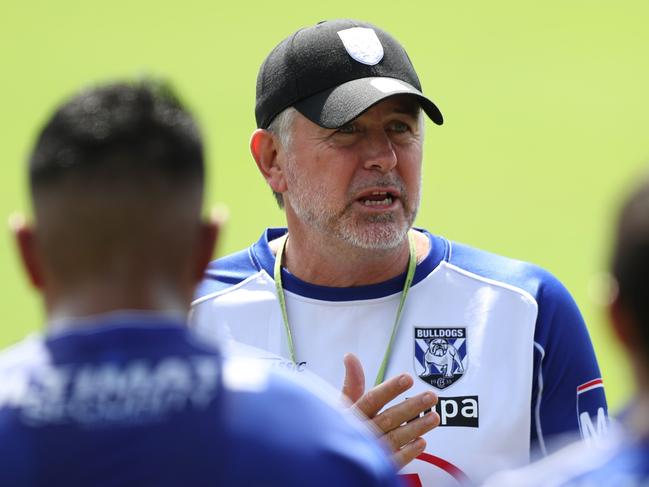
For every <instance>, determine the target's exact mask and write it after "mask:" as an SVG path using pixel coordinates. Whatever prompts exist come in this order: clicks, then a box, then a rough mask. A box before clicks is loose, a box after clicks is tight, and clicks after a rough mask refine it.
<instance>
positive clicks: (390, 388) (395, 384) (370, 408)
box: [354, 374, 415, 421]
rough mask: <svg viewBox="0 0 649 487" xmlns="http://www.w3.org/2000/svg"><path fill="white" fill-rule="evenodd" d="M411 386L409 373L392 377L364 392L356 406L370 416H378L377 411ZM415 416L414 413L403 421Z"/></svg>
mask: <svg viewBox="0 0 649 487" xmlns="http://www.w3.org/2000/svg"><path fill="white" fill-rule="evenodd" d="M411 387H412V377H410V376H409V375H408V374H401V375H398V376H396V377H392V378H391V379H388V380H386V381H385V382H383V383H382V384H379V385H378V386H375V387H373V388H372V389H370V390H369V391H367V392H366V393H365V394H363V396H362V397H361V398H360V399H358V400H357V401H356V402H355V404H354V407H355V408H356V409H358V410H359V411H360V412H362V413H363V414H364V415H365V416H367V417H368V418H373V417H374V416H376V413H378V412H379V411H380V410H381V409H382V408H383V406H385V405H386V404H387V403H389V402H390V401H392V400H393V399H395V398H396V397H398V396H399V395H400V394H403V393H404V392H406V391H407V390H408V389H410V388H411ZM414 416H415V415H414V414H413V415H412V416H410V417H409V418H405V419H403V421H406V419H410V418H412V417H414Z"/></svg>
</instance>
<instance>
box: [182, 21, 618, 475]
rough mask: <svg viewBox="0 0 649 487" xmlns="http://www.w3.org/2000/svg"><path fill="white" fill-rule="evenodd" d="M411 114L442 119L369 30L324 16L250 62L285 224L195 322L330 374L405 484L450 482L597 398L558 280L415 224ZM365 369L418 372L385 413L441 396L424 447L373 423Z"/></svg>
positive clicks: (570, 304)
mask: <svg viewBox="0 0 649 487" xmlns="http://www.w3.org/2000/svg"><path fill="white" fill-rule="evenodd" d="M422 111H423V113H422ZM424 113H425V114H426V115H427V116H428V118H430V119H431V120H432V121H433V122H435V123H436V124H438V125H440V124H442V114H441V113H440V111H439V109H438V108H437V106H436V105H435V104H434V103H433V102H432V101H431V100H430V99H429V98H427V97H426V96H425V95H424V94H423V93H422V91H421V85H420V82H419V79H418V77H417V74H416V72H415V70H414V68H413V66H412V64H411V62H410V59H409V58H408V55H407V54H406V52H405V50H404V49H403V47H402V46H401V45H400V44H399V43H398V42H397V41H396V40H395V39H394V38H393V37H391V36H390V35H389V34H387V33H386V32H384V31H382V30H381V29H379V28H377V27H375V26H373V25H370V24H366V23H363V22H357V21H353V20H335V21H329V22H324V23H320V24H318V25H316V26H314V27H310V28H306V29H302V30H299V31H297V32H296V33H294V34H292V35H291V36H289V37H288V38H287V39H286V40H284V41H282V42H281V43H280V44H279V45H278V46H277V47H276V48H275V49H274V50H273V51H272V52H271V53H270V54H269V56H268V57H267V58H266V60H265V61H264V63H263V65H262V67H261V69H260V72H259V77H258V79H257V103H256V118H257V126H258V127H259V128H258V129H257V130H256V131H255V132H254V133H253V135H252V139H251V144H250V146H251V151H252V155H253V157H254V159H255V161H256V163H257V166H258V167H259V170H260V172H261V173H262V175H263V176H264V178H265V179H266V181H267V182H268V184H269V186H270V187H271V188H272V190H273V192H274V193H275V195H276V197H277V199H278V201H279V203H280V205H281V206H283V207H284V209H285V212H286V220H287V227H288V232H287V229H285V228H273V229H268V230H266V231H265V232H264V234H263V235H262V237H261V239H260V240H259V241H258V242H257V243H255V244H254V245H252V246H251V247H250V248H248V249H246V250H244V251H242V252H239V253H237V254H234V255H231V256H228V257H225V258H223V259H220V260H218V261H216V263H213V264H212V265H211V266H210V267H209V268H208V272H207V275H206V278H205V280H204V282H203V283H202V285H201V286H200V287H199V293H198V298H197V299H196V301H195V302H194V306H193V321H194V322H195V323H196V326H197V327H198V328H199V329H201V330H202V331H203V332H205V333H211V334H214V335H219V336H221V337H226V338H227V337H229V338H233V339H234V340H235V341H238V342H243V343H244V344H246V345H248V346H253V347H257V348H260V349H264V350H266V351H267V352H269V353H272V354H275V355H278V356H281V357H284V360H285V361H286V360H288V361H290V362H293V363H295V364H297V366H296V368H298V369H306V370H310V371H312V372H314V373H315V374H317V375H319V376H321V377H323V378H324V379H325V380H327V381H328V382H330V383H331V384H333V385H335V386H338V387H340V386H341V385H342V386H343V391H344V392H345V393H346V394H347V395H348V396H349V397H350V398H351V399H352V401H356V400H360V403H358V404H357V407H358V408H359V409H360V410H362V411H363V412H364V413H365V414H366V415H367V416H369V417H370V418H372V419H373V420H374V422H375V423H377V426H378V427H379V428H380V430H382V431H383V432H384V433H386V434H387V436H388V440H389V442H390V445H391V446H392V448H393V450H394V451H395V454H396V455H397V459H398V461H399V463H401V464H406V463H408V461H409V460H412V459H413V458H415V457H417V459H416V460H413V461H412V462H411V463H410V464H409V465H407V466H406V467H405V468H404V469H403V470H402V473H403V474H404V475H406V476H407V477H408V478H409V479H410V481H411V484H412V485H425V486H432V485H446V484H450V485H454V484H457V483H458V482H464V481H474V482H476V481H480V480H481V479H483V478H484V477H485V476H486V475H488V474H489V473H491V472H493V471H495V470H497V469H500V468H502V467H504V466H507V465H511V464H521V463H526V462H527V461H528V460H529V456H530V449H531V448H539V449H541V450H542V451H543V452H544V451H545V449H546V442H547V439H548V438H549V437H550V436H552V435H557V434H560V433H564V432H567V431H575V430H579V429H580V420H581V422H582V423H581V424H582V426H583V424H590V423H592V419H591V417H594V416H596V415H597V414H598V412H599V414H600V415H605V414H606V402H605V398H604V392H603V389H602V387H601V379H600V373H599V370H598V367H597V363H596V360H595V356H594V353H593V349H592V346H591V343H590V339H589V337H588V333H587V331H586V328H585V325H584V323H583V320H582V318H581V315H580V313H579V311H578V309H577V307H576V305H575V303H574V301H573V300H572V298H571V297H570V295H569V294H568V292H567V291H566V290H565V289H564V288H563V286H562V285H561V284H560V283H559V282H558V281H557V280H556V279H555V278H554V277H552V276H551V275H550V274H548V273H547V272H545V271H543V270H541V269H539V268H537V267H534V266H532V265H530V264H526V263H522V262H518V261H514V260H511V259H507V258H503V257H499V256H495V255H491V254H488V253H486V252H483V251H480V250H477V249H473V248H471V247H468V246H465V245H461V244H458V243H455V242H450V241H448V240H446V239H444V238H442V237H439V236H435V235H432V234H430V233H428V232H427V231H425V230H422V229H413V228H412V223H413V221H414V219H415V215H416V213H417V208H418V206H419V201H420V197H421V194H420V189H421V163H422V142H423V114H424ZM343 361H344V366H343ZM363 372H364V373H365V374H366V375H367V376H368V377H369V378H370V379H371V380H373V381H374V383H375V384H379V383H381V382H382V381H383V379H384V378H386V377H388V378H389V377H392V376H394V375H395V374H402V373H406V372H410V373H413V372H414V374H415V375H416V376H417V377H416V378H415V379H414V385H412V386H410V384H411V383H409V384H408V386H410V387H409V388H408V389H407V390H406V388H405V387H404V390H403V394H402V395H401V396H399V397H398V398H396V399H395V400H393V401H391V402H390V404H389V406H390V407H391V408H394V407H398V406H399V405H402V404H407V403H408V401H412V400H417V401H420V404H422V409H424V411H425V410H426V409H429V408H430V405H428V406H423V404H425V403H427V401H429V400H431V399H432V400H433V401H434V400H435V399H434V397H433V396H429V397H428V399H427V398H426V396H425V395H426V394H430V393H432V392H435V393H436V394H439V400H438V403H437V406H436V407H435V409H436V411H437V413H439V415H440V416H441V424H440V427H439V428H437V429H436V430H435V431H434V432H432V433H424V434H425V435H426V440H427V446H426V449H425V451H423V452H421V453H419V451H417V449H418V448H420V447H421V446H423V444H424V443H423V441H422V439H421V438H417V437H413V436H410V435H408V434H406V433H405V432H404V431H402V430H401V428H402V427H403V426H402V423H401V422H392V423H387V422H386V421H385V420H384V419H383V418H380V417H377V418H375V417H374V415H375V414H376V413H377V412H378V411H380V410H381V407H382V406H383V404H378V403H377V401H376V399H375V393H374V392H373V391H370V392H369V393H368V395H369V397H370V398H374V400H373V407H372V408H367V407H366V404H367V397H368V396H367V395H363V392H364V384H363ZM343 377H344V378H343ZM584 384H591V385H592V384H595V387H591V388H585V386H583V385H584ZM422 395H423V396H422ZM359 398H360V399H359ZM404 398H407V399H406V401H405V402H403V403H402V402H401V401H402V400H403V399H404ZM428 404H430V402H428ZM388 410H390V409H388ZM580 415H582V416H580ZM426 417H427V416H425V415H422V416H421V417H420V418H419V419H418V420H416V421H415V422H414V423H406V424H407V425H410V424H416V422H417V421H420V420H423V419H425V418H426ZM431 427H432V422H431ZM586 431H590V430H586ZM395 437H398V438H399V440H398V441H395Z"/></svg>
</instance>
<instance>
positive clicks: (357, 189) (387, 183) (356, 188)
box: [347, 176, 408, 199]
mask: <svg viewBox="0 0 649 487" xmlns="http://www.w3.org/2000/svg"><path fill="white" fill-rule="evenodd" d="M370 188H397V189H398V190H399V194H400V195H401V199H407V196H408V192H407V191H406V186H405V184H403V181H402V180H401V178H399V177H395V176H387V177H386V176H382V177H380V178H376V179H373V180H370V181H368V180H364V181H363V182H359V183H355V184H352V185H351V187H350V188H349V191H348V192H347V193H348V194H347V196H348V198H349V199H353V198H354V195H356V194H358V193H362V192H364V191H367V190H368V189H370Z"/></svg>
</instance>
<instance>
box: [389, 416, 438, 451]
mask: <svg viewBox="0 0 649 487" xmlns="http://www.w3.org/2000/svg"><path fill="white" fill-rule="evenodd" d="M437 426H439V415H438V414H437V413H435V412H430V413H427V414H425V415H424V416H422V417H419V418H417V419H415V420H414V421H410V422H408V423H406V424H404V425H402V426H399V427H398V428H394V429H392V430H391V431H390V432H389V433H387V434H386V435H385V436H384V437H383V439H384V440H385V441H387V442H388V445H389V446H390V449H391V450H392V451H398V450H399V449H400V448H405V446H407V445H408V444H410V443H411V442H412V441H413V440H416V439H417V438H418V437H420V436H423V435H425V434H426V433H428V432H429V431H430V430H432V429H433V428H435V427H437Z"/></svg>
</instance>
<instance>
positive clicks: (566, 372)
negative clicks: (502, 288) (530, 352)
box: [531, 273, 607, 453]
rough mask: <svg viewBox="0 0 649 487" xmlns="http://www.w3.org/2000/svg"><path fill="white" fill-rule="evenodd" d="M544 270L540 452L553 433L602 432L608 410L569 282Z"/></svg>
mask: <svg viewBox="0 0 649 487" xmlns="http://www.w3.org/2000/svg"><path fill="white" fill-rule="evenodd" d="M545 274H546V275H545V276H544V279H543V280H542V282H541V284H540V285H539V288H538V292H537V300H538V303H539V316H538V318H537V326H536V332H535V337H534V341H535V343H534V347H535V350H534V382H533V386H532V432H531V433H532V434H531V438H532V446H533V447H538V449H539V450H540V452H541V453H546V452H547V451H548V450H552V449H553V448H552V441H551V440H550V437H552V436H554V437H557V435H563V434H566V433H576V432H581V435H582V437H589V436H592V435H593V434H601V433H602V432H603V431H602V429H603V428H605V423H606V415H607V405H606V397H605V394H604V388H603V384H602V380H601V373H600V370H599V367H598V365H597V359H596V358H595V351H594V350H593V345H592V343H591V340H590V336H589V335H588V330H587V329H586V324H585V323H584V320H583V318H582V316H581V313H580V312H579V309H578V308H577V305H576V303H575V302H574V300H573V299H572V297H571V296H570V294H569V293H568V291H567V290H566V289H565V287H564V286H563V285H562V284H561V283H560V282H559V281H558V280H557V279H556V278H554V277H553V276H551V275H550V274H548V273H545ZM557 446H559V445H557Z"/></svg>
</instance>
